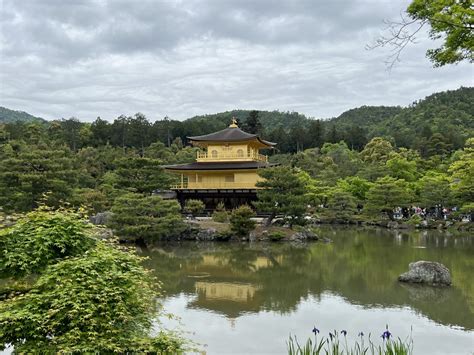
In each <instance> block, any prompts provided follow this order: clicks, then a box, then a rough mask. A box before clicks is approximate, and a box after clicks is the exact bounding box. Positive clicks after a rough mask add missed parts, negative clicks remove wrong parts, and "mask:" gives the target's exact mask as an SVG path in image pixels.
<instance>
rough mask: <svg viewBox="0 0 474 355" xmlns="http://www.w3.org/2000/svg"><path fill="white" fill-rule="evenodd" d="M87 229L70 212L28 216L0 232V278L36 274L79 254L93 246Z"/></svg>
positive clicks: (43, 212) (92, 240)
mask: <svg viewBox="0 0 474 355" xmlns="http://www.w3.org/2000/svg"><path fill="white" fill-rule="evenodd" d="M89 227H90V225H89V224H87V223H86V222H85V221H84V220H83V219H82V217H81V216H79V215H78V214H75V213H73V212H70V211H54V212H53V211H46V210H37V211H33V212H30V213H28V214H27V215H26V216H25V217H24V218H23V219H21V220H20V221H19V222H18V223H17V224H15V225H14V226H12V227H10V228H7V229H4V230H1V231H0V276H1V275H3V276H23V275H26V274H31V273H37V272H40V271H42V270H43V269H45V268H46V267H47V266H48V265H50V264H52V263H55V262H57V261H59V260H60V259H62V258H66V257H70V256H78V255H82V254H83V253H84V252H85V251H87V250H88V249H90V248H91V247H92V246H93V245H94V244H95V240H94V239H93V238H92V237H91V236H90V233H89Z"/></svg>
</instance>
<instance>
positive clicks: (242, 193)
mask: <svg viewBox="0 0 474 355" xmlns="http://www.w3.org/2000/svg"><path fill="white" fill-rule="evenodd" d="M174 191H175V193H176V198H177V199H178V201H179V203H180V204H181V206H182V207H183V206H184V205H185V204H186V201H187V200H201V201H202V202H204V204H205V206H206V210H207V211H213V210H215V208H216V207H217V204H218V203H220V202H222V203H224V206H225V208H226V209H228V210H231V209H234V208H237V207H239V206H241V205H249V206H252V202H253V201H256V200H257V190H256V189H176V190H174Z"/></svg>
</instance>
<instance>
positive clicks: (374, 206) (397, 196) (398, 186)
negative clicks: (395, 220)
mask: <svg viewBox="0 0 474 355" xmlns="http://www.w3.org/2000/svg"><path fill="white" fill-rule="evenodd" d="M412 201H413V192H412V191H411V190H410V189H409V187H408V184H407V183H406V182H405V181H404V180H397V179H395V178H392V177H389V176H385V177H382V178H379V179H377V181H375V183H374V184H373V185H372V187H371V188H370V190H369V191H368V192H367V203H366V206H365V211H366V212H367V213H368V214H370V215H379V214H381V213H383V214H386V215H387V216H388V217H389V218H390V219H391V218H392V215H393V210H394V209H395V208H396V207H408V206H409V205H410V203H411V202H412Z"/></svg>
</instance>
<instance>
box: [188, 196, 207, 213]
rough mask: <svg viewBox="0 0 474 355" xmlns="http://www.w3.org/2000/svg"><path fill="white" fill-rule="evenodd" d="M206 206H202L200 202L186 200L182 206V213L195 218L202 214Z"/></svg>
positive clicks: (202, 203)
mask: <svg viewBox="0 0 474 355" xmlns="http://www.w3.org/2000/svg"><path fill="white" fill-rule="evenodd" d="M205 207H206V206H205V205H204V202H202V201H201V200H192V199H191V200H186V203H185V204H184V211H185V212H186V213H190V214H192V215H193V216H196V215H198V214H200V213H203V212H204V208H205Z"/></svg>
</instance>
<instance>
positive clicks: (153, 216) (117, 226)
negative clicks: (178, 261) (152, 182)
mask: <svg viewBox="0 0 474 355" xmlns="http://www.w3.org/2000/svg"><path fill="white" fill-rule="evenodd" d="M112 213H113V216H112V218H111V221H110V223H109V226H110V227H111V228H112V229H113V230H114V231H115V232H116V233H117V235H118V236H120V237H121V238H122V239H125V240H137V239H142V240H144V241H146V242H150V241H153V240H159V239H162V238H169V237H174V236H178V235H179V233H181V232H182V231H184V229H185V224H184V222H183V219H182V216H181V207H180V206H179V203H178V202H177V201H176V200H164V199H162V198H161V197H159V196H143V195H141V194H137V193H127V194H125V195H123V196H120V197H118V198H117V199H116V200H115V202H114V205H113V206H112Z"/></svg>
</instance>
